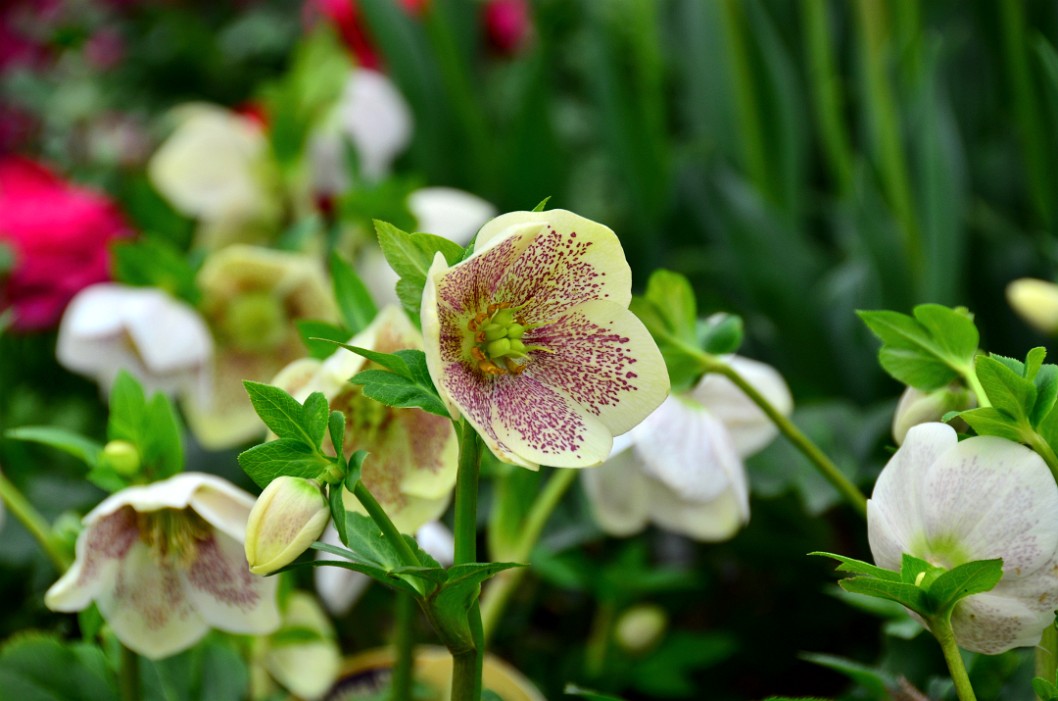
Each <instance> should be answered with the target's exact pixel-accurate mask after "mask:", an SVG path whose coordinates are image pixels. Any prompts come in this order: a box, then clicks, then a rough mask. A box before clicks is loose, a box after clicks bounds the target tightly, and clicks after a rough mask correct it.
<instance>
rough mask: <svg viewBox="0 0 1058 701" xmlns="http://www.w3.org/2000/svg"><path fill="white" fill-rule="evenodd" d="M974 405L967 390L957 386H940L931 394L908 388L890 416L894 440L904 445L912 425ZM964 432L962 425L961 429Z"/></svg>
mask: <svg viewBox="0 0 1058 701" xmlns="http://www.w3.org/2000/svg"><path fill="white" fill-rule="evenodd" d="M975 406H977V398H976V397H975V396H974V394H973V392H971V391H970V390H968V389H966V388H964V387H960V386H959V385H957V384H952V385H948V386H947V387H941V388H940V389H938V390H934V391H932V392H928V393H927V392H923V391H922V390H920V389H915V388H914V387H908V388H907V389H906V390H904V393H903V394H902V395H901V396H900V402H899V403H898V404H897V405H896V412H895V413H894V414H893V440H894V441H895V442H896V444H897V445H903V443H904V437H905V436H907V432H908V431H909V430H911V427H912V426H917V425H918V424H924V423H929V422H931V421H940V420H941V419H943V418H944V415H945V414H947V413H948V412H949V411H963V410H965V409H972V408H973V407H975ZM957 421H958V422H959V423H953V424H952V425H953V427H954V428H955V430H957V431H958V430H960V426H959V424H960V423H962V420H961V419H957ZM961 429H962V430H965V424H963V425H962V427H961Z"/></svg>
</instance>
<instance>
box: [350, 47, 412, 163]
mask: <svg viewBox="0 0 1058 701" xmlns="http://www.w3.org/2000/svg"><path fill="white" fill-rule="evenodd" d="M338 113H339V119H340V121H341V125H342V128H343V130H344V131H345V133H346V134H348V136H349V137H350V138H351V139H352V141H353V144H354V145H355V146H356V152H357V155H358V156H359V157H360V172H361V173H362V174H363V175H364V177H366V178H368V179H371V180H376V179H378V178H380V177H382V176H383V175H385V174H386V173H387V172H389V168H390V163H391V162H392V161H393V159H394V158H396V157H397V155H398V154H399V153H400V152H401V151H403V150H404V149H405V148H406V147H407V145H408V143H409V141H410V140H411V132H412V118H411V111H410V110H409V109H408V105H407V103H406V102H405V100H404V97H403V96H402V95H401V94H400V91H399V90H397V88H396V86H394V85H393V83H392V82H391V81H390V80H389V78H387V77H386V76H385V75H383V74H381V73H379V72H377V71H372V70H367V69H363V68H361V69H357V70H355V71H353V72H352V74H351V75H350V77H349V80H348V81H347V82H346V84H345V90H344V92H343V93H342V97H341V100H340V102H339V104H338Z"/></svg>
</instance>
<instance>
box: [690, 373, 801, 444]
mask: <svg viewBox="0 0 1058 701" xmlns="http://www.w3.org/2000/svg"><path fill="white" fill-rule="evenodd" d="M725 360H726V362H727V363H728V365H730V366H731V367H732V368H733V369H734V370H735V371H736V372H738V374H739V375H741V376H742V377H743V378H745V380H746V381H747V382H748V383H749V384H750V385H752V386H753V388H754V389H756V390H757V391H758V392H760V393H761V395H762V396H763V397H764V398H765V399H767V400H768V402H769V403H770V404H771V405H772V406H774V407H775V408H776V409H777V410H778V411H779V412H780V413H781V414H783V415H784V416H788V415H789V414H790V412H791V411H792V410H793V397H791V396H790V390H789V388H788V387H787V386H786V382H785V381H784V380H783V378H782V375H780V374H779V373H778V372H777V371H776V370H775V368H773V367H771V366H770V365H766V364H764V363H761V362H758V361H756V360H750V359H749V358H743V357H740V356H737V355H734V356H729V357H727V358H725ZM691 394H692V396H693V397H694V398H695V399H696V400H697V401H698V402H700V403H701V404H702V406H704V407H706V408H707V409H708V410H709V411H710V412H712V414H713V415H714V416H716V417H717V418H718V419H720V420H721V421H723V422H724V425H725V426H726V427H727V430H728V433H729V434H730V435H731V439H732V440H733V441H734V444H735V448H736V450H738V454H739V455H740V456H742V457H748V456H750V455H753V454H754V453H756V452H757V451H759V450H761V449H762V448H764V446H766V445H768V443H770V442H771V441H772V440H773V439H774V438H775V436H776V435H777V434H778V429H777V428H776V427H775V424H773V423H772V422H771V420H770V419H769V418H768V417H767V416H766V415H765V414H764V412H763V411H761V410H760V407H758V406H757V405H756V404H754V403H753V401H752V400H751V399H749V398H748V397H747V396H746V395H745V394H744V393H743V392H742V390H740V389H739V388H738V387H736V386H735V385H734V383H732V382H731V380H729V379H727V378H726V377H724V376H723V375H718V374H715V373H711V374H708V375H706V376H705V377H703V378H702V381H701V382H699V383H698V386H697V387H695V388H694V390H693V391H692V392H691Z"/></svg>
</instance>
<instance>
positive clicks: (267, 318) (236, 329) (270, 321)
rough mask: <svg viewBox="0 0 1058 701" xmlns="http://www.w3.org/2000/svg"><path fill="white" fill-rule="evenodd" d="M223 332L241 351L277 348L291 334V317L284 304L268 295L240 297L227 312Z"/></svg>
mask: <svg viewBox="0 0 1058 701" xmlns="http://www.w3.org/2000/svg"><path fill="white" fill-rule="evenodd" d="M221 328H222V330H223V332H224V335H225V336H226V337H227V339H228V340H229V341H230V342H231V343H232V344H233V345H234V346H235V347H236V348H239V349H240V350H246V351H260V350H267V349H270V348H275V347H277V346H278V345H280V344H281V343H282V342H283V339H284V338H286V334H287V317H286V313H285V311H284V310H283V305H282V304H281V302H280V301H279V300H278V299H276V298H275V296H274V295H272V294H270V293H268V292H248V293H245V294H242V295H239V296H238V297H236V298H235V299H234V300H232V301H231V303H230V304H229V305H228V306H227V308H226V309H225V310H224V317H223V319H222V320H221Z"/></svg>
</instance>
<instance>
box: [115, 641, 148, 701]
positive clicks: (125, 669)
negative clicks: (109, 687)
mask: <svg viewBox="0 0 1058 701" xmlns="http://www.w3.org/2000/svg"><path fill="white" fill-rule="evenodd" d="M118 683H119V685H120V687H121V701H140V698H142V697H141V694H140V656H139V655H137V654H136V653H135V652H133V651H132V650H130V649H128V648H127V647H125V646H124V645H122V646H121V671H120V675H119V678H118Z"/></svg>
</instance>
